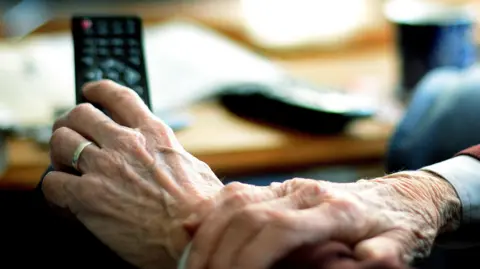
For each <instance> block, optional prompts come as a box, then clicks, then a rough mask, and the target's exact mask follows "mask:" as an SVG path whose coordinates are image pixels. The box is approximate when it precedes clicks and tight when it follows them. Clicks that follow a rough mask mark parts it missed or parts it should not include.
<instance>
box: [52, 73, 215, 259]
mask: <svg viewBox="0 0 480 269" xmlns="http://www.w3.org/2000/svg"><path fill="white" fill-rule="evenodd" d="M84 95H85V96H86V98H87V99H88V100H89V101H91V102H94V103H98V104H100V105H101V106H102V107H105V108H107V110H108V111H110V112H111V114H112V118H113V119H114V121H113V120H111V119H109V118H108V117H107V116H105V115H104V114H103V113H102V112H101V111H100V110H98V109H96V108H95V107H93V106H92V105H90V104H81V105H79V106H77V107H76V108H75V109H73V110H72V111H71V112H69V113H68V114H67V115H65V116H63V117H62V118H60V119H59V120H57V122H56V123H55V125H54V133H53V136H52V139H51V159H52V164H53V166H54V168H55V170H56V171H55V172H51V173H49V174H48V175H47V176H46V177H45V179H44V183H43V192H44V193H45V196H46V198H47V199H48V200H49V201H51V202H52V203H54V204H56V205H58V206H61V207H64V208H68V209H69V210H70V211H71V212H72V213H73V214H75V216H76V217H77V218H78V219H79V220H80V221H81V222H82V223H83V224H84V225H85V226H86V227H87V228H88V229H89V230H91V231H92V232H93V233H94V234H95V236H97V237H98V238H99V239H100V240H101V241H102V242H104V243H105V244H106V245H108V246H109V247H110V248H112V249H113V250H114V251H115V252H117V253H118V254H119V255H120V256H121V257H122V258H124V259H125V260H127V261H129V262H131V263H132V264H134V265H136V266H138V267H141V268H174V267H175V263H176V260H177V259H178V257H179V255H180V254H181V251H182V250H183V248H184V246H185V244H187V243H188V240H189V237H188V234H187V233H186V232H185V230H184V228H183V226H182V223H183V221H184V219H185V218H186V217H187V216H189V215H190V214H191V213H192V211H193V210H194V205H195V204H196V203H197V202H198V201H200V200H202V199H205V198H206V197H209V196H211V195H213V194H214V193H216V192H217V191H218V190H219V189H220V188H221V187H222V186H223V184H222V183H221V182H220V181H219V180H218V178H217V177H216V176H215V174H214V173H213V172H212V171H211V170H210V168H209V167H208V166H207V165H206V164H205V163H203V162H201V161H199V160H198V159H196V158H195V157H193V156H192V155H190V154H189V153H187V152H186V151H185V150H184V149H183V148H182V146H181V145H180V144H179V143H178V141H177V140H176V138H175V136H174V134H173V132H172V130H171V129H170V128H168V126H166V125H165V124H164V123H163V122H161V121H160V120H158V119H157V118H155V117H154V116H153V115H152V114H151V113H150V112H149V111H148V109H147V107H146V106H145V105H143V102H142V101H141V100H140V99H139V97H138V96H137V95H136V94H135V93H134V92H133V91H131V90H129V89H127V88H124V87H122V86H120V85H117V84H114V83H113V82H110V81H102V82H99V83H94V84H90V85H87V86H86V87H85V89H84ZM120 124H121V125H120ZM86 139H88V140H91V141H93V142H94V143H95V144H96V145H90V146H88V147H86V148H85V150H84V151H83V153H82V155H81V156H80V161H79V168H80V170H81V172H82V175H81V176H80V177H79V176H74V175H72V174H69V173H68V172H71V171H72V167H71V160H72V156H73V153H74V151H75V149H76V147H77V146H78V145H79V144H80V143H81V142H83V141H85V140H86Z"/></svg>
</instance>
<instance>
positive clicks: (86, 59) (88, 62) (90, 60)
mask: <svg viewBox="0 0 480 269" xmlns="http://www.w3.org/2000/svg"><path fill="white" fill-rule="evenodd" d="M82 63H83V64H85V65H86V66H92V65H93V63H94V60H93V58H92V57H89V56H85V57H83V58H82Z"/></svg>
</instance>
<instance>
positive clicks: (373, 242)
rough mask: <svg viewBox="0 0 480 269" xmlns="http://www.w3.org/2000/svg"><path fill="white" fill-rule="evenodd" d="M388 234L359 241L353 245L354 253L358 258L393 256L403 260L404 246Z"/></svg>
mask: <svg viewBox="0 0 480 269" xmlns="http://www.w3.org/2000/svg"><path fill="white" fill-rule="evenodd" d="M394 238H395V237H391V236H388V234H385V235H381V236H377V237H373V238H370V239H367V240H364V241H361V242H360V243H358V244H357V245H356V246H355V249H354V255H355V257H357V258H358V259H360V260H370V259H371V260H377V259H386V258H395V259H399V260H401V261H403V260H404V257H403V255H404V253H403V252H404V247H403V246H402V244H401V243H400V242H399V241H398V239H397V240H395V239H394Z"/></svg>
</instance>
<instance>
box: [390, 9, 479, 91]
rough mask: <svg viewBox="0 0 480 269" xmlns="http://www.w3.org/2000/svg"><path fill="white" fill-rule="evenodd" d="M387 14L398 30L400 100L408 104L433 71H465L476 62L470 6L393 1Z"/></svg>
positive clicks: (472, 18)
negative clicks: (417, 86)
mask: <svg viewBox="0 0 480 269" xmlns="http://www.w3.org/2000/svg"><path fill="white" fill-rule="evenodd" d="M385 11H386V16H387V18H388V19H389V20H390V21H391V22H393V24H394V26H395V30H396V47H397V53H398V56H399V73H400V81H399V85H398V86H399V87H398V94H399V97H400V98H401V99H404V100H408V99H409V97H410V96H411V94H412V91H413V90H414V89H415V86H416V85H417V83H418V82H419V81H420V80H421V79H422V78H423V77H424V76H425V74H427V73H428V72H429V71H431V70H433V69H436V68H439V67H455V68H459V69H464V68H468V67H470V66H472V65H473V64H474V63H475V62H476V57H477V56H476V45H475V40H474V17H473V15H472V14H471V13H470V9H469V8H468V6H453V5H446V4H441V3H435V1H430V2H426V1H412V0H397V1H390V2H389V3H388V4H387V5H386V10H385Z"/></svg>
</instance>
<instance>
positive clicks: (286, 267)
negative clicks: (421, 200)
mask: <svg viewBox="0 0 480 269" xmlns="http://www.w3.org/2000/svg"><path fill="white" fill-rule="evenodd" d="M293 268H301V269H407V268H408V266H406V265H404V264H403V263H402V262H400V260H399V259H395V258H390V259H382V260H369V261H359V260H357V259H355V257H354V256H353V251H352V249H351V248H350V247H349V246H347V245H345V244H343V243H340V242H335V241H331V242H327V243H325V244H321V245H318V246H308V245H307V246H304V247H301V248H298V249H297V250H295V251H294V252H292V253H290V254H289V255H288V257H286V258H284V259H283V260H281V261H280V262H278V263H277V264H276V265H274V266H273V268H272V269H293Z"/></svg>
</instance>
